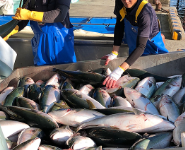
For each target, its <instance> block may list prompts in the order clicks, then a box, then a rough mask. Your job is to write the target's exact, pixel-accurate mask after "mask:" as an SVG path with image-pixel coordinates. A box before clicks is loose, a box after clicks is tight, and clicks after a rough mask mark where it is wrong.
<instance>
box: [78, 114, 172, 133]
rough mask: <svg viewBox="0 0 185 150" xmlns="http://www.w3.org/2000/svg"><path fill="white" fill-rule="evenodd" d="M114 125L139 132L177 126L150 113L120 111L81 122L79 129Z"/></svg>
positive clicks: (159, 130)
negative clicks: (137, 113) (136, 113)
mask: <svg viewBox="0 0 185 150" xmlns="http://www.w3.org/2000/svg"><path fill="white" fill-rule="evenodd" d="M97 126H98V127H113V128H116V129H119V130H122V131H129V132H138V133H145V132H147V133H157V132H162V131H170V130H173V129H174V128H175V126H174V124H173V123H171V122H169V121H167V120H165V119H163V118H161V117H159V116H157V115H152V114H149V113H141V114H139V115H135V114H134V113H118V114H112V115H108V116H104V117H101V118H99V119H94V120H92V121H89V122H86V123H83V124H81V125H80V126H79V127H78V128H77V131H79V130H81V129H87V128H92V127H97Z"/></svg>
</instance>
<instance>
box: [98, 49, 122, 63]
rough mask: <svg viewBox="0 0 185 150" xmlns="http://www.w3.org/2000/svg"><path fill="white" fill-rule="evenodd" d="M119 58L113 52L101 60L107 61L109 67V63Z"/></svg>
mask: <svg viewBox="0 0 185 150" xmlns="http://www.w3.org/2000/svg"><path fill="white" fill-rule="evenodd" d="M117 56H118V54H116V53H115V52H112V53H110V54H107V55H105V56H103V57H102V58H101V59H105V60H106V62H105V65H108V63H109V61H111V60H113V59H115V58H117Z"/></svg>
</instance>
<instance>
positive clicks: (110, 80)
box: [103, 66, 124, 89]
mask: <svg viewBox="0 0 185 150" xmlns="http://www.w3.org/2000/svg"><path fill="white" fill-rule="evenodd" d="M123 72H124V69H123V68H122V67H120V66H119V67H118V68H116V69H115V70H114V71H113V72H112V73H111V74H110V75H109V76H108V77H107V78H106V79H105V80H104V81H103V85H105V84H106V87H107V88H108V89H109V88H113V87H114V86H115V84H116V82H117V80H118V79H119V78H120V77H121V75H122V74H123Z"/></svg>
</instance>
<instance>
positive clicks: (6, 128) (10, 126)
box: [0, 120, 30, 138]
mask: <svg viewBox="0 0 185 150" xmlns="http://www.w3.org/2000/svg"><path fill="white" fill-rule="evenodd" d="M0 126H1V129H2V132H3V134H4V136H5V138H7V137H10V136H12V135H14V134H17V133H19V132H21V131H22V130H24V129H25V128H29V127H30V126H29V125H27V124H26V123H23V122H19V121H14V120H0Z"/></svg>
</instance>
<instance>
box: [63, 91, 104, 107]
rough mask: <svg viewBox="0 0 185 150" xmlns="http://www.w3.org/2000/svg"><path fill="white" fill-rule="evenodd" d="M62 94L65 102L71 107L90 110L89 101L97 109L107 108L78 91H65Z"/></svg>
mask: <svg viewBox="0 0 185 150" xmlns="http://www.w3.org/2000/svg"><path fill="white" fill-rule="evenodd" d="M61 94H62V96H63V98H64V99H65V101H66V102H67V103H69V104H71V105H73V106H74V107H75V108H87V109H88V108H89V104H88V102H87V101H90V102H91V103H92V104H93V105H94V107H95V108H98V109H103V108H105V107H104V106H103V105H102V104H100V103H99V102H98V101H96V100H95V99H93V98H92V97H90V96H88V95H86V94H83V93H82V92H80V91H79V90H76V89H65V90H62V91H61Z"/></svg>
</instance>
